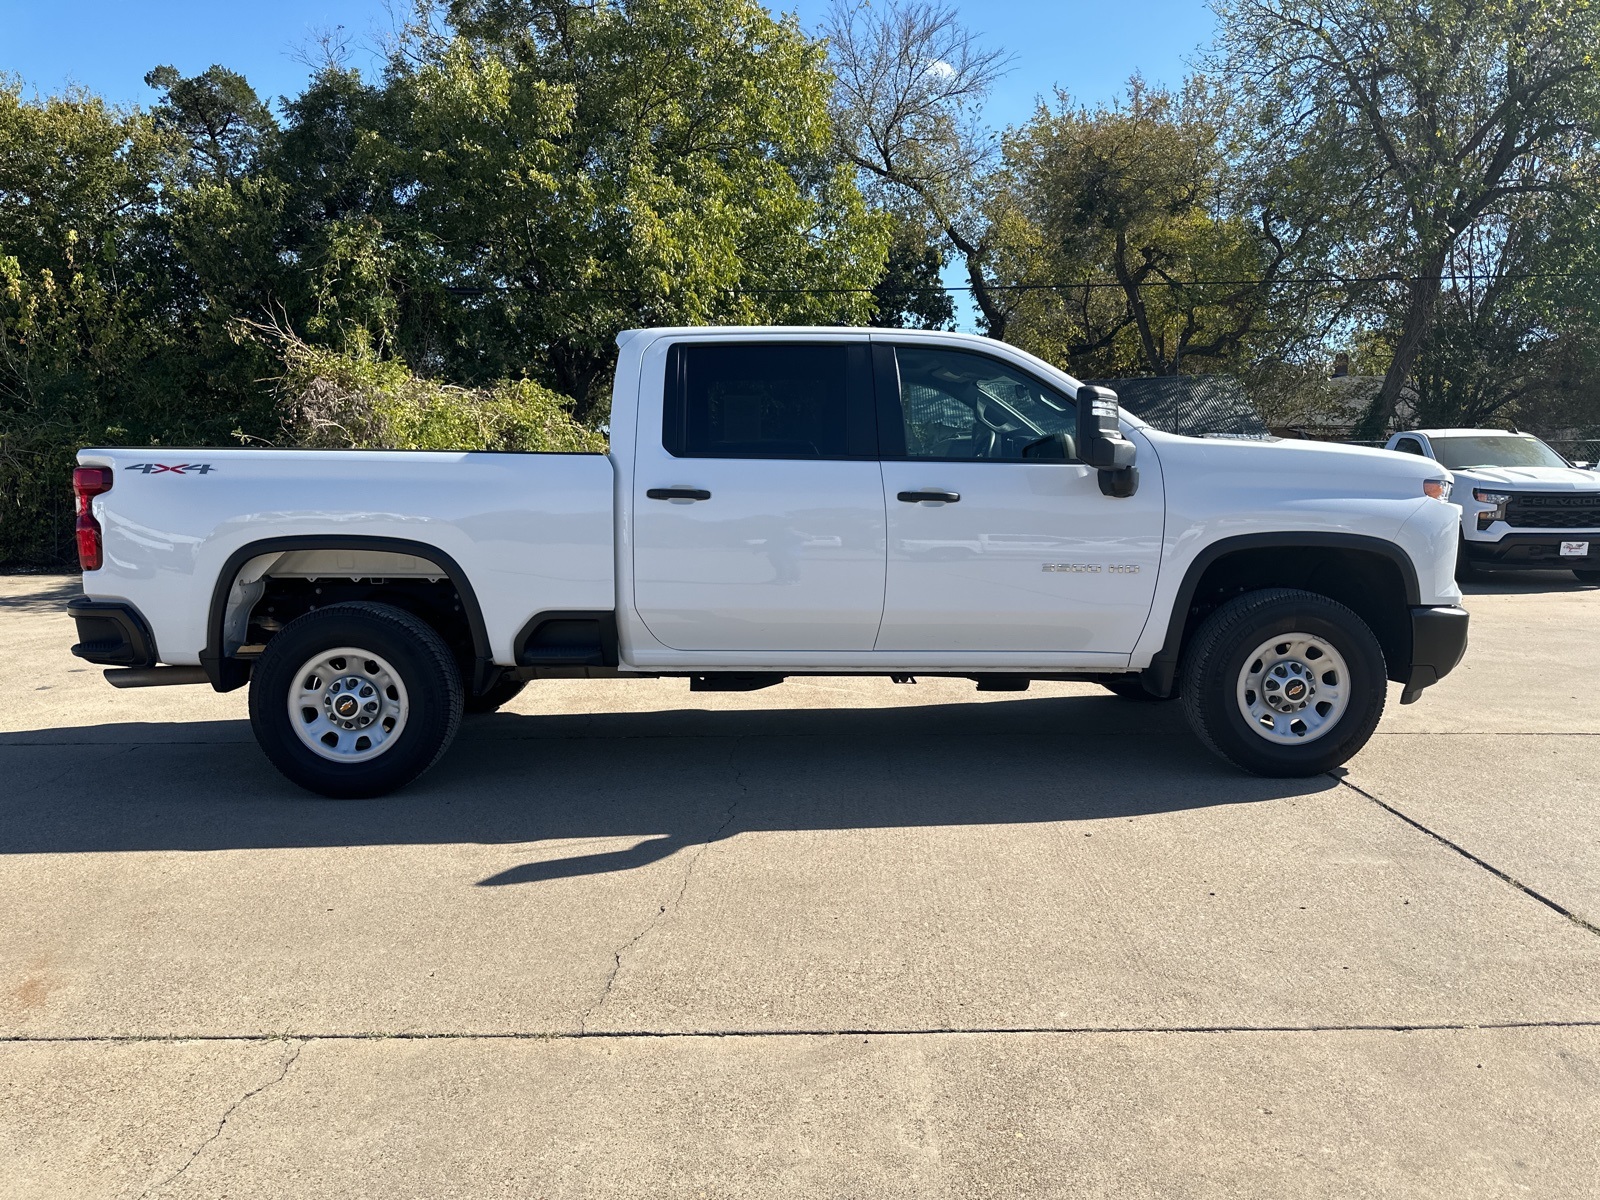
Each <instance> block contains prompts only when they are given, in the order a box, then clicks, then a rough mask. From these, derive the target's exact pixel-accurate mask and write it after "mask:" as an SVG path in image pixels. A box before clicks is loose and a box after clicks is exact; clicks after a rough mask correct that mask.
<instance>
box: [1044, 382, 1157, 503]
mask: <svg viewBox="0 0 1600 1200" xmlns="http://www.w3.org/2000/svg"><path fill="white" fill-rule="evenodd" d="M1077 400H1078V447H1077V448H1078V458H1080V459H1081V460H1082V461H1083V462H1086V463H1088V464H1089V465H1090V466H1091V467H1093V468H1094V469H1095V470H1097V471H1098V472H1099V473H1100V494H1101V495H1103V496H1114V497H1116V498H1118V499H1126V498H1127V497H1129V496H1131V495H1133V494H1134V493H1135V492H1136V491H1138V490H1139V470H1138V468H1137V467H1135V466H1134V465H1133V460H1134V455H1135V454H1136V453H1137V451H1138V448H1137V447H1136V446H1135V445H1134V444H1133V443H1132V442H1130V441H1129V440H1128V439H1127V438H1125V437H1123V436H1122V429H1121V426H1120V425H1119V424H1118V421H1117V413H1118V409H1117V394H1116V393H1115V392H1113V391H1112V390H1111V389H1110V388H1103V387H1094V386H1092V385H1090V384H1084V385H1082V386H1081V387H1079V388H1078V398H1077ZM1036 444H1037V443H1036Z"/></svg>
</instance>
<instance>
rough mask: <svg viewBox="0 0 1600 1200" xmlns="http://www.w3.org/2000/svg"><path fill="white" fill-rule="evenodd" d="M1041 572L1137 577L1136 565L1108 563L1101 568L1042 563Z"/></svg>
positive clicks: (1088, 565) (1096, 565)
mask: <svg viewBox="0 0 1600 1200" xmlns="http://www.w3.org/2000/svg"><path fill="white" fill-rule="evenodd" d="M1039 569H1040V570H1041V571H1066V572H1070V573H1071V574H1074V575H1098V574H1100V572H1101V571H1105V572H1106V573H1107V574H1110V575H1137V574H1138V573H1139V564H1138V563H1110V564H1108V565H1107V566H1104V567H1102V566H1101V565H1100V564H1099V563H1044V564H1042V565H1041V566H1040V568H1039Z"/></svg>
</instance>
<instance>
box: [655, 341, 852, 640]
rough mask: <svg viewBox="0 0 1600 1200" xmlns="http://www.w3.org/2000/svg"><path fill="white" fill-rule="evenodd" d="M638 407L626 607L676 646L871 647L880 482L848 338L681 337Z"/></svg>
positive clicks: (657, 636)
mask: <svg viewBox="0 0 1600 1200" xmlns="http://www.w3.org/2000/svg"><path fill="white" fill-rule="evenodd" d="M653 410H654V406H653V405H648V404H644V403H641V406H640V410H639V411H640V427H639V430H638V449H637V451H636V458H635V468H634V495H633V506H632V512H633V519H634V530H633V564H634V597H633V598H634V607H635V609H636V611H637V612H638V614H639V617H640V619H641V621H643V623H644V625H645V627H646V628H647V629H648V630H649V631H650V632H651V634H652V635H654V636H655V637H656V639H657V640H659V641H660V642H662V643H663V644H664V645H666V646H669V647H672V648H673V649H676V650H705V651H719V650H726V651H752V650H754V651H760V650H772V651H823V652H826V651H849V650H871V649H872V644H873V641H874V639H875V638H876V636H877V632H878V621H879V619H880V618H881V616H882V614H883V583H884V510H883V480H882V474H881V472H880V470H879V466H878V462H877V455H876V450H877V430H876V414H875V411H874V407H873V393H872V377H871V367H870V357H869V351H868V346H867V344H866V341H865V340H864V339H863V338H861V337H860V335H855V336H853V337H851V336H843V337H839V338H833V339H829V338H826V337H817V336H815V335H812V336H808V337H807V338H805V339H804V340H800V339H785V338H781V337H775V338H773V339H772V340H770V341H767V340H763V341H734V342H729V341H710V340H687V341H684V342H682V343H680V344H678V345H675V346H673V347H671V348H670V349H669V350H668V351H667V356H666V368H665V384H664V388H663V395H662V402H661V406H660V410H659V411H660V423H659V425H655V426H654V427H653V428H651V427H648V425H649V424H650V423H651V414H652V412H653Z"/></svg>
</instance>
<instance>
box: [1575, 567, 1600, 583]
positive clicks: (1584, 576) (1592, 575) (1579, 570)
mask: <svg viewBox="0 0 1600 1200" xmlns="http://www.w3.org/2000/svg"><path fill="white" fill-rule="evenodd" d="M1572 574H1573V576H1574V577H1575V578H1576V579H1577V581H1578V582H1579V583H1600V570H1596V569H1594V568H1593V567H1573V568H1572Z"/></svg>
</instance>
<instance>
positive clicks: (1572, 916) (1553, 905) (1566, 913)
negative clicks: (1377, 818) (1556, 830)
mask: <svg viewBox="0 0 1600 1200" xmlns="http://www.w3.org/2000/svg"><path fill="white" fill-rule="evenodd" d="M1328 776H1329V778H1331V779H1334V780H1336V781H1337V782H1338V783H1339V784H1340V785H1341V786H1343V787H1347V788H1349V789H1350V790H1351V791H1352V792H1354V793H1355V794H1356V795H1358V796H1361V797H1363V798H1364V799H1367V800H1370V801H1372V803H1374V804H1376V805H1377V806H1378V807H1379V808H1381V809H1383V811H1384V812H1386V813H1389V814H1390V815H1391V816H1395V817H1399V818H1400V819H1401V820H1402V821H1404V822H1405V823H1406V824H1407V825H1409V826H1411V827H1412V828H1413V829H1415V830H1418V831H1419V832H1421V833H1425V834H1427V835H1428V836H1429V837H1431V838H1432V839H1433V840H1434V841H1436V842H1438V843H1440V844H1441V845H1443V846H1448V847H1449V848H1450V849H1451V850H1454V851H1455V852H1456V853H1457V854H1459V855H1460V856H1461V857H1462V858H1464V859H1466V860H1467V861H1468V862H1470V863H1472V864H1473V865H1475V866H1478V867H1482V868H1483V869H1484V870H1485V871H1487V872H1489V874H1491V875H1493V876H1494V877H1495V878H1496V879H1498V880H1500V882H1501V883H1504V884H1507V885H1509V886H1511V887H1514V888H1516V889H1517V891H1519V892H1521V893H1522V894H1523V895H1525V896H1527V897H1529V898H1530V899H1533V900H1537V901H1538V902H1539V903H1540V904H1542V905H1544V906H1545V907H1546V908H1548V909H1550V910H1552V911H1553V912H1558V913H1560V914H1561V915H1562V916H1563V917H1565V918H1566V919H1567V920H1569V921H1571V922H1572V923H1573V924H1574V925H1576V926H1578V928H1580V929H1586V930H1588V931H1589V932H1590V933H1592V934H1595V935H1596V936H1600V926H1596V925H1594V924H1592V923H1591V922H1589V921H1586V920H1584V919H1583V918H1582V917H1580V916H1579V915H1578V914H1577V913H1575V912H1573V911H1572V910H1571V909H1570V908H1567V907H1566V906H1565V905H1562V904H1558V903H1557V902H1556V901H1554V900H1552V899H1551V898H1550V897H1549V896H1546V895H1545V894H1544V893H1543V892H1539V891H1536V890H1535V889H1533V888H1531V887H1529V886H1528V885H1527V884H1525V883H1523V882H1522V881H1521V880H1520V879H1518V878H1516V877H1515V876H1513V875H1511V874H1510V873H1508V872H1506V871H1502V870H1501V869H1500V868H1499V867H1497V866H1495V865H1494V864H1493V863H1491V862H1489V861H1488V860H1486V859H1482V858H1479V857H1478V856H1477V855H1476V854H1474V853H1473V852H1472V851H1471V850H1468V849H1467V848H1466V847H1465V846H1462V845H1459V844H1458V843H1456V842H1453V841H1451V840H1450V839H1449V838H1447V837H1445V836H1444V834H1442V833H1439V832H1437V831H1435V830H1432V829H1429V828H1428V827H1427V826H1426V825H1424V824H1423V823H1422V822H1421V821H1419V820H1417V819H1416V818H1415V817H1409V816H1407V815H1406V814H1405V813H1403V812H1401V811H1400V810H1399V809H1398V808H1396V807H1395V806H1394V805H1392V804H1390V803H1388V802H1387V801H1385V800H1380V799H1378V797H1376V796H1374V795H1373V794H1372V793H1371V792H1369V791H1367V790H1366V789H1365V788H1362V787H1357V786H1356V785H1355V784H1353V783H1351V782H1350V780H1349V779H1348V778H1346V777H1345V776H1342V775H1336V774H1334V773H1333V772H1332V771H1329V772H1328Z"/></svg>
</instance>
